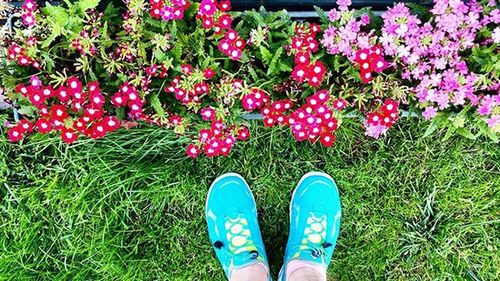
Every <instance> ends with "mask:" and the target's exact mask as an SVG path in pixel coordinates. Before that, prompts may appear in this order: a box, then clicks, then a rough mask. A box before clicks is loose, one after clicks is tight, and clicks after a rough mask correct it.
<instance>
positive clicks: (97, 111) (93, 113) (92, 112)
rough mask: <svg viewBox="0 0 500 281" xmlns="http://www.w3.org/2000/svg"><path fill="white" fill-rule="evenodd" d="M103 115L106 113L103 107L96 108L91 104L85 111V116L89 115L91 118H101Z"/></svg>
mask: <svg viewBox="0 0 500 281" xmlns="http://www.w3.org/2000/svg"><path fill="white" fill-rule="evenodd" d="M103 115H104V110H102V109H101V108H95V107H91V106H87V107H86V108H85V109H84V112H83V116H86V117H89V120H97V119H101V117H102V116H103Z"/></svg>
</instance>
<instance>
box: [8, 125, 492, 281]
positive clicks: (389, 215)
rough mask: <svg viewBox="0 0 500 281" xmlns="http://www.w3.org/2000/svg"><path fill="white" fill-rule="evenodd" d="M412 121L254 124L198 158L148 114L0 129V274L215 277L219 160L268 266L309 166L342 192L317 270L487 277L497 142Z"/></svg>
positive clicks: (349, 275) (338, 276)
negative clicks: (330, 243) (247, 207)
mask: <svg viewBox="0 0 500 281" xmlns="http://www.w3.org/2000/svg"><path fill="white" fill-rule="evenodd" d="M412 122H415V121H412ZM424 131H425V124H418V123H410V122H409V121H403V122H401V124H400V125H399V127H396V128H395V129H394V130H392V132H390V134H389V136H387V137H386V138H384V139H382V140H379V141H373V140H370V139H367V138H365V137H364V136H363V135H362V133H361V132H359V128H357V127H356V125H355V124H350V125H347V126H343V127H342V129H341V130H340V132H339V134H338V138H337V143H336V146H335V147H334V148H332V149H325V148H323V147H320V146H319V145H310V144H302V143H296V142H294V141H293V140H291V138H290V133H289V132H288V131H286V130H284V129H274V130H265V129H258V130H257V131H255V130H253V132H252V133H253V136H254V137H252V139H251V140H250V141H248V142H246V143H240V144H238V145H237V148H236V149H235V151H233V153H232V154H231V156H230V157H228V158H217V159H207V158H201V159H198V160H196V161H193V160H188V159H187V158H186V157H185V156H184V150H183V147H182V145H181V144H179V141H175V140H173V138H172V137H171V135H170V133H169V132H167V131H164V130H161V129H157V128H142V129H134V130H131V131H119V132H118V133H115V134H113V135H111V136H109V138H106V139H103V140H99V141H89V140H84V141H81V142H79V143H77V144H76V145H73V146H71V147H68V146H66V145H64V144H61V143H60V142H59V141H54V139H47V138H32V139H31V140H29V141H28V142H25V143H24V144H21V145H15V144H10V143H7V142H6V141H5V137H4V135H5V134H4V132H1V133H2V134H3V136H2V137H1V138H2V139H1V141H0V151H1V153H2V154H3V155H2V156H0V280H5V279H7V280H25V279H37V280H61V279H64V280H117V279H120V280H223V273H222V270H221V269H220V267H219V265H218V262H217V260H216V259H215V256H214V253H213V249H212V247H211V246H210V244H209V241H208V237H207V230H206V226H205V221H204V216H203V214H204V201H205V196H206V193H207V190H208V187H209V185H210V183H211V181H212V180H213V179H214V178H215V177H216V176H218V175H220V174H222V173H224V172H230V171H231V172H239V173H241V174H242V175H243V176H244V177H245V178H246V179H247V181H248V182H249V184H250V186H251V188H252V190H253V192H254V193H255V197H256V200H257V204H258V208H259V213H260V217H259V219H260V223H261V228H262V231H263V237H264V240H265V243H266V247H267V253H268V256H269V259H270V263H271V269H272V273H273V275H276V274H277V272H278V270H279V267H280V266H281V261H282V257H283V250H284V247H285V243H286V239H287V231H288V230H287V228H288V225H287V222H288V203H289V200H290V196H291V191H292V190H293V188H294V186H295V184H296V182H297V181H298V179H299V178H300V177H301V176H302V174H304V173H305V172H308V171H311V170H323V171H326V172H328V173H330V174H331V175H332V176H333V177H334V178H335V179H336V181H337V184H338V186H339V188H340V192H341V198H342V206H343V218H342V219H343V220H342V226H341V234H340V238H339V241H338V244H337V248H336V250H335V254H334V257H333V262H332V265H331V267H330V269H329V280H374V279H377V280H386V279H390V280H464V279H465V280H494V279H496V280H498V279H499V278H500V273H499V272H500V270H499V266H498V265H499V264H500V256H499V255H498V252H499V245H500V238H499V235H498V233H500V227H499V226H500V224H499V222H500V221H499V218H500V206H499V199H500V197H499V190H500V166H499V165H500V163H499V162H500V147H499V146H498V144H489V143H485V142H483V143H481V142H479V141H478V142H471V141H469V140H466V139H463V138H456V139H451V140H448V141H446V142H442V141H441V138H442V137H443V134H438V135H436V136H435V137H433V138H425V139H422V138H420V136H421V135H423V132H424ZM181 141H185V140H181Z"/></svg>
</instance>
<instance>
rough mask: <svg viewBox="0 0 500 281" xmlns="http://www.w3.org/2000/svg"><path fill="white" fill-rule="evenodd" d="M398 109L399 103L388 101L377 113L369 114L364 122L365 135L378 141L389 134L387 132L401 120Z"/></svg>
mask: <svg viewBox="0 0 500 281" xmlns="http://www.w3.org/2000/svg"><path fill="white" fill-rule="evenodd" d="M398 107H399V103H398V102H397V101H394V100H390V99H387V100H385V101H384V103H383V104H382V106H380V108H379V109H378V110H377V111H374V112H370V113H368V115H367V117H366V120H365V122H364V125H365V128H366V132H365V134H366V135H367V136H371V137H373V138H376V139H378V138H379V137H380V136H381V135H383V134H385V133H387V130H389V128H390V127H392V125H394V123H395V122H396V121H398V119H399V113H398Z"/></svg>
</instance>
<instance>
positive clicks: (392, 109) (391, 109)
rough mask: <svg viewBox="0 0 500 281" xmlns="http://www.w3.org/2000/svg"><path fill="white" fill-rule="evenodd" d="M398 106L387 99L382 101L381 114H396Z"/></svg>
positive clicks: (395, 102)
mask: <svg viewBox="0 0 500 281" xmlns="http://www.w3.org/2000/svg"><path fill="white" fill-rule="evenodd" d="M398 105H399V103H398V102H397V101H394V100H390V99H387V100H385V101H384V104H383V105H382V107H381V108H380V109H381V110H382V112H383V113H384V116H385V115H388V116H390V114H391V113H397V112H398Z"/></svg>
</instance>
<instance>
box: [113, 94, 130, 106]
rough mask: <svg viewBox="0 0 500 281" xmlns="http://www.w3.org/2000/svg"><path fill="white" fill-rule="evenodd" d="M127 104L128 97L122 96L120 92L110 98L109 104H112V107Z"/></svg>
mask: <svg viewBox="0 0 500 281" xmlns="http://www.w3.org/2000/svg"><path fill="white" fill-rule="evenodd" d="M127 102H128V97H127V96H126V95H122V94H121V93H120V92H116V93H114V95H113V96H111V104H113V106H114V107H120V106H126V105H127Z"/></svg>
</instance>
